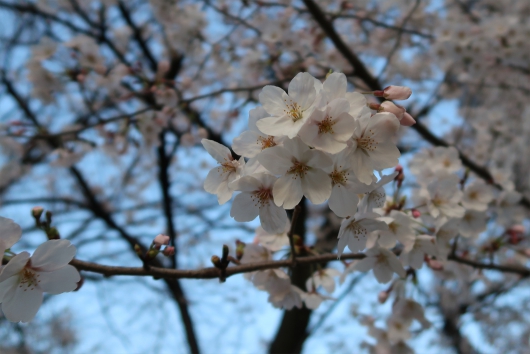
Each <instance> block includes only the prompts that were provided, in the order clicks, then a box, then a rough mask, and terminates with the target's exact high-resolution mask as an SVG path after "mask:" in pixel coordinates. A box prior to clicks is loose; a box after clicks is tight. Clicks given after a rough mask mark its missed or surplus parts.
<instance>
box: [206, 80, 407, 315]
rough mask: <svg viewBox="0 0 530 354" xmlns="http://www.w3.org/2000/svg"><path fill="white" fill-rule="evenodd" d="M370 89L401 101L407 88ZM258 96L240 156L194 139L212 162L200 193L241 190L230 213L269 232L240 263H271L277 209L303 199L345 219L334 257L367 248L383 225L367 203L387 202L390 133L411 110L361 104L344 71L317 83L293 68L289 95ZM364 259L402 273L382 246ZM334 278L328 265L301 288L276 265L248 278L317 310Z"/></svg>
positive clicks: (274, 90) (394, 157) (281, 230)
mask: <svg viewBox="0 0 530 354" xmlns="http://www.w3.org/2000/svg"><path fill="white" fill-rule="evenodd" d="M373 94H374V95H375V96H379V97H384V98H386V99H389V100H390V99H397V100H399V99H407V98H408V97H409V96H410V95H411V91H410V89H409V88H406V87H396V86H389V87H388V88H386V89H385V90H384V91H376V92H374V93H373ZM259 99H260V103H261V104H262V106H261V107H258V108H255V109H253V110H251V111H250V118H249V130H248V131H245V132H243V133H242V134H241V135H239V136H238V137H237V138H235V139H234V142H233V146H232V147H233V150H234V152H235V154H239V155H240V157H239V159H236V158H235V157H234V155H235V154H232V152H231V151H230V150H229V149H228V148H227V147H225V146H223V145H221V144H219V143H216V142H214V141H211V140H206V139H204V140H203V141H202V143H203V146H204V147H205V149H206V150H207V151H208V152H209V153H210V155H211V156H212V157H213V158H214V159H215V160H216V161H217V162H218V163H219V166H218V167H215V168H214V169H212V170H211V171H210V172H209V173H208V176H207V177H206V180H205V183H204V188H205V190H206V191H207V192H209V193H212V194H216V195H217V197H218V200H219V203H220V204H223V203H225V202H227V201H228V200H230V198H231V197H232V194H233V193H234V192H235V191H239V192H241V193H239V194H237V195H236V197H235V198H234V201H233V203H232V208H231V211H230V215H231V216H232V217H233V218H234V219H235V220H236V221H239V222H245V221H251V220H253V219H255V218H256V217H257V216H259V217H260V222H261V228H262V229H263V231H264V232H265V233H267V234H269V236H268V237H269V239H266V240H265V241H264V240H263V238H264V237H263V236H259V240H260V243H261V244H262V246H258V245H252V246H251V245H247V248H246V249H245V254H244V256H243V259H242V262H243V263H245V262H254V261H263V260H269V259H271V253H270V252H271V251H277V250H278V247H280V248H281V246H283V245H286V244H288V241H287V236H286V229H287V228H288V227H289V221H288V218H287V213H286V211H285V210H286V209H293V208H294V207H295V206H296V205H297V204H298V203H300V201H301V200H302V198H303V197H306V198H307V199H308V200H309V201H311V202H312V203H313V204H322V203H324V202H326V201H327V202H328V205H329V207H330V209H331V210H332V211H333V212H334V213H335V214H336V215H337V216H338V217H342V218H344V219H343V221H342V225H341V228H340V232H339V235H338V238H339V241H338V255H339V257H340V255H341V254H342V252H343V251H344V249H345V248H346V246H348V248H349V249H350V251H352V252H358V251H361V250H363V249H365V248H366V242H367V240H368V236H369V235H370V234H371V233H373V232H375V231H381V232H387V233H388V232H389V231H388V230H389V226H388V222H387V220H382V219H381V217H382V216H383V215H384V214H381V213H377V212H375V210H376V209H377V208H380V207H382V206H383V204H384V202H385V195H386V194H385V191H384V188H383V187H384V185H385V184H387V183H389V182H392V181H393V180H394V179H395V178H396V176H398V172H394V173H392V174H390V175H382V174H381V172H382V171H383V170H384V169H388V168H392V167H395V166H396V165H397V164H398V157H399V156H400V153H399V150H398V149H397V147H396V145H395V143H394V142H393V136H394V135H395V134H396V132H397V131H398V129H399V126H400V122H402V123H404V124H405V125H410V124H412V123H413V122H414V121H413V119H412V117H410V118H409V117H407V116H406V115H405V111H404V109H402V107H400V106H397V105H395V104H393V103H392V102H391V101H385V102H383V104H381V105H379V104H377V105H376V104H369V103H368V102H367V100H366V98H365V96H364V95H363V94H361V93H357V92H347V81H346V76H345V75H344V74H341V73H332V74H329V75H328V76H327V78H326V80H325V81H324V83H322V82H320V81H319V80H317V79H315V78H314V77H312V76H311V75H310V74H308V73H300V74H298V75H297V76H296V77H295V78H294V79H293V80H292V81H291V82H290V84H289V88H288V92H287V93H286V92H284V91H283V90H282V89H281V88H278V87H274V86H266V87H265V88H264V89H263V90H262V92H261V94H260V95H259ZM373 108H375V109H376V110H375V111H374V109H373ZM245 158H247V159H248V160H245ZM374 171H377V172H378V175H379V176H380V178H379V179H378V178H377V177H376V176H375V174H374ZM274 235H276V236H274ZM271 238H276V240H274V241H272V240H271ZM271 245H272V246H271ZM366 256H367V257H366V258H365V259H364V260H362V261H361V262H359V264H358V268H359V270H364V271H367V270H369V269H374V273H375V275H376V277H377V279H378V280H379V281H381V282H388V281H390V279H391V278H392V275H393V274H394V273H397V274H398V275H399V276H401V277H405V270H404V269H403V266H402V265H401V263H400V262H399V260H398V258H397V257H396V255H395V254H394V253H392V252H390V251H388V250H387V249H385V248H380V247H374V248H372V249H370V250H369V251H367V253H366ZM337 275H339V273H338V272H337V271H335V270H324V271H318V272H317V273H315V275H314V276H313V277H312V278H311V279H309V280H308V283H307V290H308V293H304V292H303V291H302V290H300V289H298V288H297V287H295V286H293V285H291V283H290V280H289V277H288V276H287V274H286V273H285V272H283V271H282V270H270V271H260V272H257V273H253V274H249V275H248V277H249V278H251V279H252V281H253V282H254V284H255V285H256V286H257V287H258V288H260V289H264V290H267V291H268V292H269V293H270V295H271V297H270V301H271V302H272V303H273V304H274V305H277V306H281V307H286V308H291V307H293V306H301V301H302V299H303V300H304V302H305V303H306V306H307V307H310V308H315V307H317V306H318V304H319V303H320V302H321V301H322V299H323V298H322V297H319V298H317V297H318V296H319V295H318V293H316V289H317V288H319V287H320V286H322V287H323V288H324V289H326V290H327V291H328V292H329V293H331V292H333V289H334V283H333V282H332V279H333V278H332V277H333V276H337ZM330 279H331V280H330ZM332 285H333V286H332ZM315 296H317V297H315ZM308 302H309V304H308Z"/></svg>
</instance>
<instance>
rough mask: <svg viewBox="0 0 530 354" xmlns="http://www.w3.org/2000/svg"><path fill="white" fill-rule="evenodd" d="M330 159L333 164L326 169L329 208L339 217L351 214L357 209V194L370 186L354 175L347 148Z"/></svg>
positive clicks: (364, 191)
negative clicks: (328, 187)
mask: <svg viewBox="0 0 530 354" xmlns="http://www.w3.org/2000/svg"><path fill="white" fill-rule="evenodd" d="M332 159H333V165H332V166H330V167H328V168H327V169H326V172H328V173H329V177H330V178H331V195H330V197H329V201H328V204H329V208H330V209H331V210H332V211H333V212H334V213H335V214H336V215H337V216H339V217H347V216H351V215H353V214H355V212H356V211H357V204H359V196H358V195H359V194H360V193H366V192H369V191H370V190H371V187H370V186H367V185H366V184H364V183H361V182H359V180H358V179H357V177H355V174H354V172H353V170H352V167H351V163H350V157H349V151H348V150H343V151H341V152H339V153H338V154H335V155H333V156H332Z"/></svg>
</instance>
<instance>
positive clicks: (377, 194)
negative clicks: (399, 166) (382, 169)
mask: <svg viewBox="0 0 530 354" xmlns="http://www.w3.org/2000/svg"><path fill="white" fill-rule="evenodd" d="M397 175H398V172H397V171H396V172H393V173H391V174H389V175H385V176H382V177H381V179H380V180H379V181H377V182H374V181H373V182H372V183H371V184H370V185H369V187H370V191H369V192H367V193H366V194H365V196H364V197H363V199H362V200H361V204H360V205H359V210H360V211H362V212H365V213H370V212H372V211H373V210H374V209H376V208H381V207H383V206H384V205H385V201H386V192H385V189H384V188H383V187H384V186H385V185H386V184H388V183H390V182H392V181H393V180H394V178H396V176H397Z"/></svg>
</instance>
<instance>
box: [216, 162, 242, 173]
mask: <svg viewBox="0 0 530 354" xmlns="http://www.w3.org/2000/svg"><path fill="white" fill-rule="evenodd" d="M238 166H239V162H238V161H236V160H228V161H225V162H223V163H222V164H221V167H220V168H222V169H223V173H233V172H236V171H237V167H238Z"/></svg>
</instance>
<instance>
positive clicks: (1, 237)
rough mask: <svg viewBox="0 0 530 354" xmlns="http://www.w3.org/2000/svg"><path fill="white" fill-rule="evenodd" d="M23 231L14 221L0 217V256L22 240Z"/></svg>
mask: <svg viewBox="0 0 530 354" xmlns="http://www.w3.org/2000/svg"><path fill="white" fill-rule="evenodd" d="M20 236H22V229H21V228H20V226H19V225H18V224H17V223H15V222H14V221H13V220H11V219H8V218H4V217H1V216H0V255H3V254H4V251H5V250H6V249H8V248H11V247H12V246H13V245H14V244H15V243H17V242H18V240H20Z"/></svg>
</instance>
